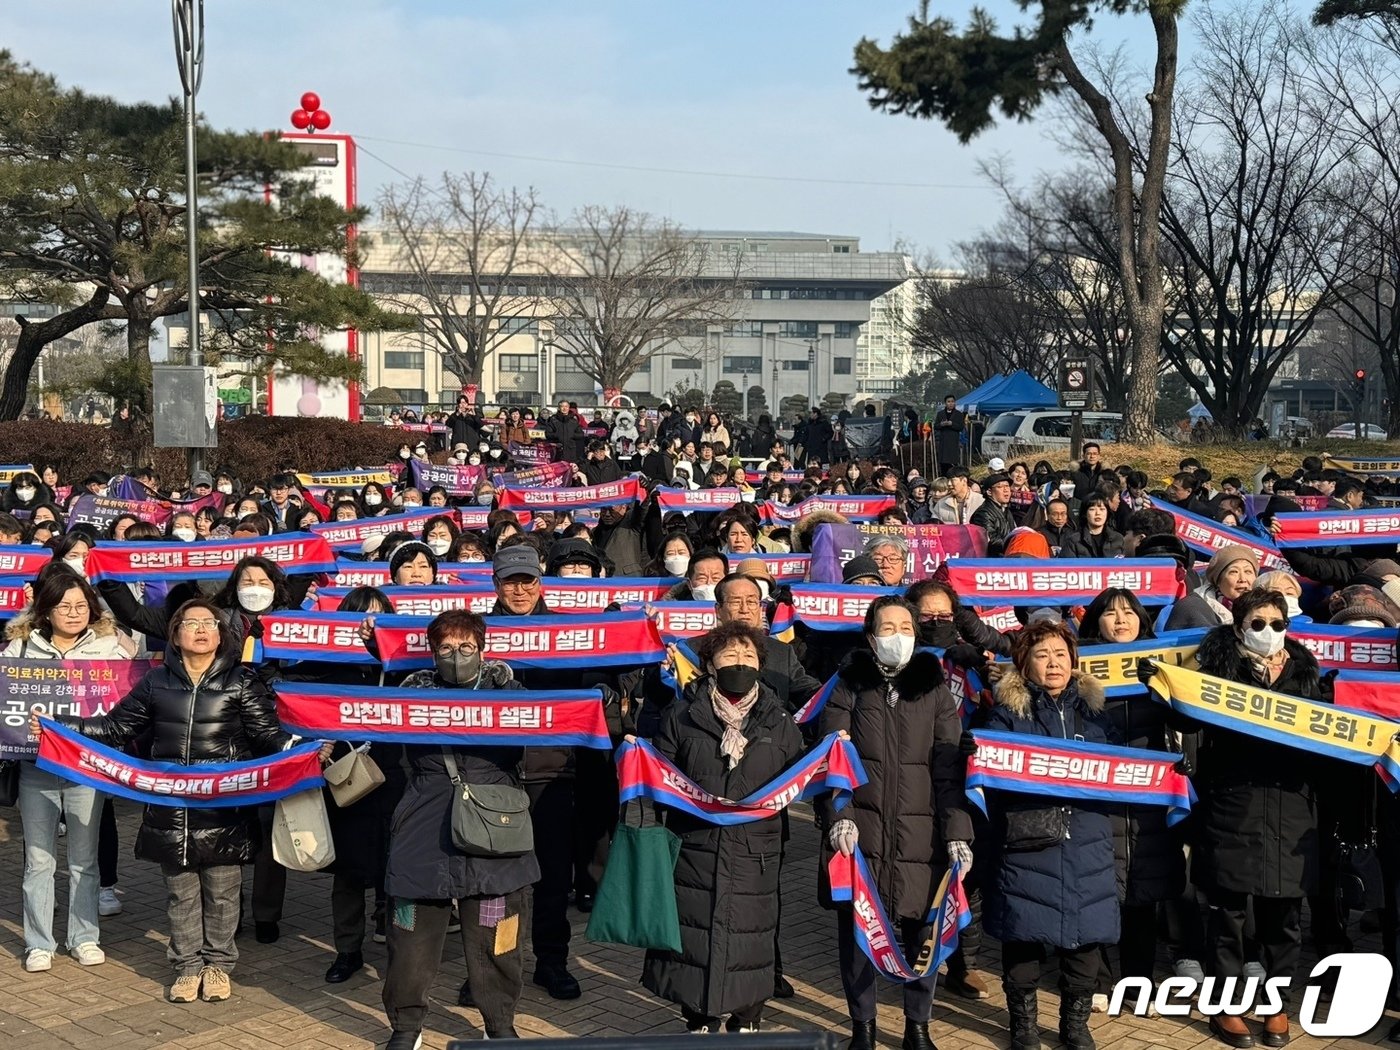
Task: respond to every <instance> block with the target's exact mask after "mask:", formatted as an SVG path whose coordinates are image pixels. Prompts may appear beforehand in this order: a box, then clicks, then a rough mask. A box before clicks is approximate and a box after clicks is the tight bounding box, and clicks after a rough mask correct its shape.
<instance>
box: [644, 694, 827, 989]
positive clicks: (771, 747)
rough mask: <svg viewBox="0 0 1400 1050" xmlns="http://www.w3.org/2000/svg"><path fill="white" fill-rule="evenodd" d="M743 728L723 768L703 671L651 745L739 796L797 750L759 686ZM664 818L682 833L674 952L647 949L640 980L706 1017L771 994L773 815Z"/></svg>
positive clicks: (796, 739)
mask: <svg viewBox="0 0 1400 1050" xmlns="http://www.w3.org/2000/svg"><path fill="white" fill-rule="evenodd" d="M743 732H744V737H745V739H747V740H748V746H747V747H746V749H745V750H744V757H743V759H742V760H741V761H740V762H739V764H738V765H737V766H736V767H735V768H734V769H732V770H731V769H730V768H729V760H728V759H727V758H726V757H725V756H724V755H723V754H721V753H720V749H719V745H720V740H721V739H722V738H723V736H724V726H723V725H722V724H721V722H720V720H719V718H718V716H716V714H715V712H714V707H713V705H712V703H711V701H710V678H709V676H708V675H703V676H701V677H699V678H697V679H695V680H694V681H693V682H691V684H690V685H689V687H687V689H686V691H685V702H684V703H680V704H672V705H671V707H670V709H669V710H668V711H667V713H666V717H665V719H664V721H663V722H662V724H661V731H660V732H659V733H658V734H657V735H656V738H655V739H654V740H653V741H652V743H653V744H654V745H655V747H656V749H657V751H659V752H661V754H663V755H665V756H666V757H667V758H668V759H670V760H671V761H672V762H673V763H675V765H676V767H677V768H678V769H680V771H681V772H683V773H684V774H685V775H686V776H688V777H690V779H691V780H693V781H695V782H696V783H697V784H699V785H700V786H701V787H702V788H704V789H705V790H706V791H709V792H712V793H713V794H716V795H720V796H723V797H724V798H730V799H741V798H743V797H745V796H746V795H749V794H751V793H752V792H753V791H755V790H757V789H758V788H760V787H762V786H763V785H764V784H766V783H767V782H768V781H770V780H772V779H773V777H775V776H777V775H778V774H779V773H781V772H782V771H783V770H784V769H786V768H787V767H788V766H790V765H792V763H793V762H794V760H796V759H797V757H798V756H799V755H800V754H801V753H802V736H801V734H800V733H799V732H798V730H797V726H796V724H795V723H794V722H793V720H792V715H791V714H789V713H788V711H787V710H786V709H785V708H784V707H783V706H782V705H781V704H780V703H778V700H777V698H776V697H775V696H774V695H773V694H772V693H771V692H769V691H768V690H767V689H766V688H764V687H763V686H762V685H760V686H759V698H758V702H757V703H756V704H754V706H753V709H752V710H750V711H749V717H748V718H747V719H746V720H745V722H744V727H743ZM664 818H665V823H666V826H667V827H669V828H670V829H671V830H672V831H673V832H675V833H676V834H677V835H679V836H680V839H681V853H680V859H679V860H677V862H676V876H675V881H676V907H677V910H678V911H679V913H680V923H681V951H680V953H679V954H677V953H675V952H659V951H649V952H647V957H646V962H645V964H644V965H643V969H642V984H643V985H644V986H645V987H646V988H647V989H648V990H649V991H651V992H652V993H654V994H655V995H658V996H660V997H661V998H663V999H666V1000H669V1001H670V1002H673V1003H680V1004H681V1005H683V1006H687V1007H689V1008H690V1009H692V1010H695V1011H696V1012H698V1013H702V1014H705V1015H706V1016H709V1017H719V1016H722V1015H724V1014H728V1013H731V1012H733V1011H734V1010H739V1009H743V1008H744V1007H746V1006H752V1005H754V1004H755V1003H761V1002H763V1001H764V1000H765V999H767V998H769V997H770V996H771V995H772V994H773V966H774V957H773V935H774V934H775V933H776V932H777V929H778V909H777V903H776V902H777V898H778V861H779V855H780V854H781V852H782V843H781V836H782V827H781V822H780V821H778V820H776V819H768V820H759V821H755V822H753V823H751V824H737V825H733V826H727V827H724V826H720V825H716V824H711V823H709V822H707V821H703V820H699V819H697V818H695V817H691V816H688V815H687V814H684V813H681V812H679V811H677V810H665V811H664Z"/></svg>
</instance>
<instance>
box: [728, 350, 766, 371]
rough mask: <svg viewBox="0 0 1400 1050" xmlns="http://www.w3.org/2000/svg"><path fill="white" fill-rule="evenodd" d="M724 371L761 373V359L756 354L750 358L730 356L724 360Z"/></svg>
mask: <svg viewBox="0 0 1400 1050" xmlns="http://www.w3.org/2000/svg"><path fill="white" fill-rule="evenodd" d="M724 370H725V371H726V372H754V373H757V372H762V371H763V358H762V356H760V355H758V354H754V355H752V356H749V355H741V356H735V355H731V356H729V357H726V358H725V359H724Z"/></svg>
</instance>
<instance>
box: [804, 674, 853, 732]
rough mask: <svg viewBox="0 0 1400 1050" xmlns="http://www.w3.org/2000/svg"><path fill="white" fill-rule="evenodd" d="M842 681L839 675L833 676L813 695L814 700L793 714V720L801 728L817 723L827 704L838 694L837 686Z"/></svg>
mask: <svg viewBox="0 0 1400 1050" xmlns="http://www.w3.org/2000/svg"><path fill="white" fill-rule="evenodd" d="M840 680H841V678H840V676H839V675H832V676H831V677H830V678H828V679H827V680H826V682H825V684H823V685H822V687H821V688H820V689H818V690H817V691H816V692H815V693H813V694H812V699H810V700H808V701H807V702H806V703H805V704H803V705H802V706H801V707H799V708H798V709H797V711H796V712H794V713H793V716H792V720H793V721H794V722H796V723H797V724H798V725H800V726H805V725H806V724H807V723H808V722H815V721H816V720H817V719H818V717H820V716H821V713H822V709H823V708H824V707H826V702H827V701H828V700H830V699H831V695H832V694H833V693H834V692H836V685H837V683H838V682H840Z"/></svg>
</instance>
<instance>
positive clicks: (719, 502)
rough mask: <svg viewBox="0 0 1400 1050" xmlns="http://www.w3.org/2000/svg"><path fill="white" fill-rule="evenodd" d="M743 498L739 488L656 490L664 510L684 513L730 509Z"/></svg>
mask: <svg viewBox="0 0 1400 1050" xmlns="http://www.w3.org/2000/svg"><path fill="white" fill-rule="evenodd" d="M742 499H743V496H742V494H741V492H740V490H739V489H737V488H718V489H672V488H659V489H657V490H656V502H657V504H658V505H659V506H660V507H661V509H662V510H663V511H679V512H680V513H682V514H690V513H694V512H695V511H701V512H707V511H721V510H728V509H729V508H730V507H732V506H734V504H736V503H739V502H741V501H742Z"/></svg>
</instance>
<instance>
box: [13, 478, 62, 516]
mask: <svg viewBox="0 0 1400 1050" xmlns="http://www.w3.org/2000/svg"><path fill="white" fill-rule="evenodd" d="M52 502H53V490H51V489H50V488H49V487H48V486H47V485H45V484H44V483H43V482H42V481H40V480H39V475H38V474H35V473H34V472H33V471H32V470H21V471H20V472H19V473H17V474H16V475H15V476H14V477H13V478H12V479H11V480H10V484H9V487H8V488H6V489H5V492H4V496H3V497H2V498H0V510H4V511H5V512H6V513H7V514H13V513H14V512H15V511H17V510H21V511H32V510H33V509H34V508H35V507H37V506H39V505H40V504H41V503H52Z"/></svg>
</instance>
